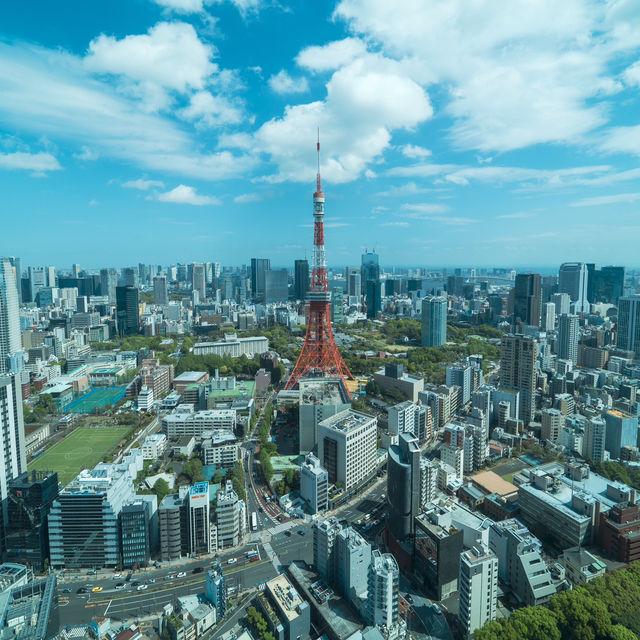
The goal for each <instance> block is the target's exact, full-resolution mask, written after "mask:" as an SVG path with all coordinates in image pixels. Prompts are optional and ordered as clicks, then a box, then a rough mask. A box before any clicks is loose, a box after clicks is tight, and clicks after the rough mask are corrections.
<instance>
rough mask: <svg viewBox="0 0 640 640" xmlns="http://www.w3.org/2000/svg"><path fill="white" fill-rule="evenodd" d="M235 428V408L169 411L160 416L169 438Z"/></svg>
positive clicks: (200, 434)
mask: <svg viewBox="0 0 640 640" xmlns="http://www.w3.org/2000/svg"><path fill="white" fill-rule="evenodd" d="M235 428H236V410H235V409H207V410H206V411H189V412H182V411H178V412H176V413H170V414H169V415H168V416H165V417H164V418H162V430H163V431H164V432H165V433H166V434H167V437H169V438H177V437H180V436H198V437H201V436H202V432H203V431H207V430H211V429H225V430H227V431H231V432H233V431H234V430H235Z"/></svg>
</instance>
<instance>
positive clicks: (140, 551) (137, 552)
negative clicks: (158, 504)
mask: <svg viewBox="0 0 640 640" xmlns="http://www.w3.org/2000/svg"><path fill="white" fill-rule="evenodd" d="M153 497H155V496H153ZM151 517H152V503H151V502H150V501H149V500H133V501H132V502H130V503H128V504H125V505H124V506H123V507H122V510H121V511H120V536H121V545H122V566H123V567H124V568H125V569H132V568H137V567H145V566H147V565H148V564H149V561H150V560H151V531H150V527H151Z"/></svg>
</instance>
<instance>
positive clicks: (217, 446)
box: [202, 429, 238, 468]
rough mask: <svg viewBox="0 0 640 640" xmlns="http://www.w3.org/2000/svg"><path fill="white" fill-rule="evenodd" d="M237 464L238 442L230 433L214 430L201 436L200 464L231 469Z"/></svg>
mask: <svg viewBox="0 0 640 640" xmlns="http://www.w3.org/2000/svg"><path fill="white" fill-rule="evenodd" d="M236 462H238V441H237V440H236V437H235V436H234V435H233V433H232V432H231V431H226V430H224V429H216V430H215V431H210V432H206V431H205V432H203V434H202V463H203V464H204V465H205V466H208V465H213V464H215V465H217V466H219V467H224V468H228V467H233V466H235V464H236Z"/></svg>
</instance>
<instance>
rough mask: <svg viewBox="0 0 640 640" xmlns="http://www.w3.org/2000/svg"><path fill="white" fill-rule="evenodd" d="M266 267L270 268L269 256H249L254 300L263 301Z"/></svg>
mask: <svg viewBox="0 0 640 640" xmlns="http://www.w3.org/2000/svg"><path fill="white" fill-rule="evenodd" d="M268 269H271V261H270V260H269V258H251V292H252V295H253V299H254V300H255V301H256V302H264V285H265V283H264V280H265V275H264V274H265V271H267V270H268Z"/></svg>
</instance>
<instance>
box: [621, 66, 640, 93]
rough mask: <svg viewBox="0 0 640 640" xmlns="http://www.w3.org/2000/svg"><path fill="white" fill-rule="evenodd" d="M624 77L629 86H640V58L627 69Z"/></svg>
mask: <svg viewBox="0 0 640 640" xmlns="http://www.w3.org/2000/svg"><path fill="white" fill-rule="evenodd" d="M622 78H623V79H624V81H625V84H626V85H627V86H629V87H640V60H638V62H634V63H633V64H632V65H631V66H630V67H628V68H627V69H625V71H624V73H623V74H622Z"/></svg>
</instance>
